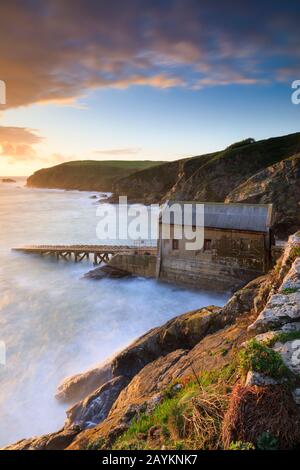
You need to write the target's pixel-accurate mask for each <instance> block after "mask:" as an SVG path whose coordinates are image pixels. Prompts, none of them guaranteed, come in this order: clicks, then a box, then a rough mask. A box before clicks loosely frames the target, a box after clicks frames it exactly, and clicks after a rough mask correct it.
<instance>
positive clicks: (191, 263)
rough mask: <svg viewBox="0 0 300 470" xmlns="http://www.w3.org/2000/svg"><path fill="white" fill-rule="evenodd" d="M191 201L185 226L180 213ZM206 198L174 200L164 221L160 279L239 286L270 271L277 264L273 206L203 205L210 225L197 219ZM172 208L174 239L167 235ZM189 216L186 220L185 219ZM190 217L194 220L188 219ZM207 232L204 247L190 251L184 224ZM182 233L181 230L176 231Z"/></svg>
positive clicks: (201, 285) (218, 287)
mask: <svg viewBox="0 0 300 470" xmlns="http://www.w3.org/2000/svg"><path fill="white" fill-rule="evenodd" d="M187 204H190V207H189V208H190V212H191V213H190V217H183V220H182V221H181V225H180V226H179V223H178V217H177V214H176V211H180V210H181V209H182V208H183V206H184V205H187ZM196 204H201V203H200V202H197V203H196V202H191V203H188V202H178V201H169V202H168V203H167V204H166V205H165V207H164V208H163V210H162V212H161V215H160V224H159V233H160V237H159V246H158V260H157V278H159V279H161V280H165V281H170V282H175V283H178V284H185V285H189V286H195V287H197V288H203V289H213V290H219V291H224V290H234V289H236V288H238V287H240V286H241V285H244V284H246V283H247V282H249V281H250V280H251V279H254V278H255V277H257V276H259V275H261V274H264V273H266V272H267V271H268V270H269V268H270V266H271V263H272V261H271V247H272V245H273V237H272V234H271V224H272V205H269V204H266V205H265V204H223V203H203V206H204V207H203V206H202V207H203V208H204V214H203V215H204V224H203V221H201V217H200V224H199V221H198V220H197V217H196ZM166 211H169V212H170V214H171V217H170V232H171V236H170V239H163V232H164V229H165V228H166V227H165V225H166V224H165V222H164V219H165V217H164V215H165V212H166ZM185 219H186V220H185ZM188 219H189V220H188ZM183 223H185V225H188V224H189V225H191V229H193V231H201V230H202V229H203V225H204V237H203V238H204V240H203V241H204V244H203V247H202V249H200V250H187V249H186V242H188V241H189V240H187V239H186V238H185V236H184V234H183V236H182V239H178V238H177V237H178V229H179V231H181V233H182V232H183V230H182V224H183ZM176 232H177V233H176Z"/></svg>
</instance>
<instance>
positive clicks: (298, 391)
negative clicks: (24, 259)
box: [293, 388, 300, 405]
mask: <svg viewBox="0 0 300 470" xmlns="http://www.w3.org/2000/svg"><path fill="white" fill-rule="evenodd" d="M293 397H294V400H295V402H296V403H297V405H300V388H295V390H293Z"/></svg>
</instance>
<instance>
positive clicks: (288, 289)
mask: <svg viewBox="0 0 300 470" xmlns="http://www.w3.org/2000/svg"><path fill="white" fill-rule="evenodd" d="M298 290H299V289H297V288H295V287H286V288H285V289H282V291H281V293H282V294H284V295H289V294H294V293H295V292H298Z"/></svg>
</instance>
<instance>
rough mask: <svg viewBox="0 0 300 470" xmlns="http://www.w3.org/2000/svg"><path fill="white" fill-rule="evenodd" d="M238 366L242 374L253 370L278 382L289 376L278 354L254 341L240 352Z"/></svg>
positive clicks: (289, 373) (288, 371)
mask: <svg viewBox="0 0 300 470" xmlns="http://www.w3.org/2000/svg"><path fill="white" fill-rule="evenodd" d="M239 365H240V369H241V371H242V373H243V374H246V373H247V372H248V371H249V370H253V371H254V372H259V373H261V374H264V375H267V376H269V377H272V378H273V379H279V380H280V379H283V378H290V376H291V372H290V370H289V369H288V367H287V366H286V365H285V364H284V362H283V360H282V358H281V356H280V354H279V353H277V352H276V351H273V349H271V348H269V347H268V346H266V345H265V344H262V343H259V342H258V341H256V340H251V341H249V343H248V344H247V345H246V347H245V348H244V349H242V350H241V351H240V353H239Z"/></svg>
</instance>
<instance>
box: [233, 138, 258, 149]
mask: <svg viewBox="0 0 300 470" xmlns="http://www.w3.org/2000/svg"><path fill="white" fill-rule="evenodd" d="M254 142H255V139H253V138H252V137H249V138H248V139H244V140H240V141H239V142H235V143H234V144H231V145H229V147H227V149H236V148H240V147H244V146H245V145H250V144H254Z"/></svg>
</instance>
